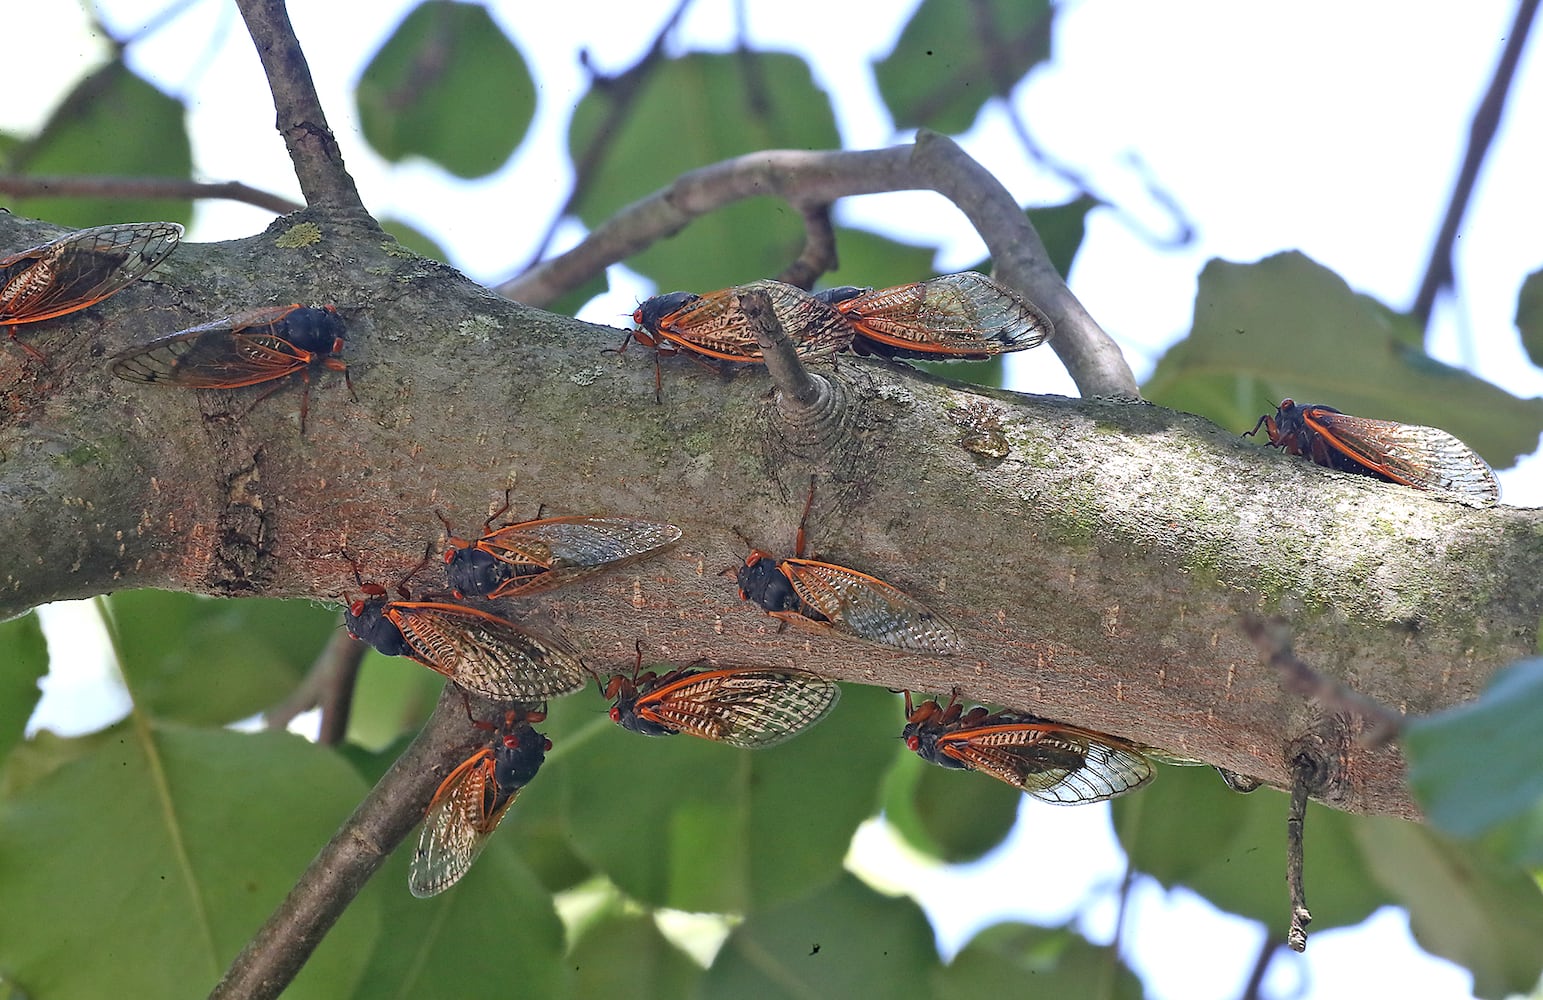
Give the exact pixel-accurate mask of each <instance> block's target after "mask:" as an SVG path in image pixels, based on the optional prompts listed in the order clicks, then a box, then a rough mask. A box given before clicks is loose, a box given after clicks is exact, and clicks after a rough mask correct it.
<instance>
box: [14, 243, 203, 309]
mask: <svg viewBox="0 0 1543 1000" xmlns="http://www.w3.org/2000/svg"><path fill="white" fill-rule="evenodd" d="M181 239H182V227H181V226H179V225H177V224H176V223H175V222H146V223H135V224H131V225H121V226H97V227H96V228H94V229H82V230H80V231H79V232H76V233H71V234H70V235H68V236H65V237H63V238H61V239H58V240H55V241H54V242H52V243H46V244H44V245H43V246H40V247H33V248H32V249H30V250H23V251H21V252H20V253H15V254H11V255H10V256H8V257H0V324H7V323H31V322H36V321H38V320H44V319H52V318H54V317H55V316H63V315H65V314H66V313H72V312H74V311H76V310H77V309H85V308H86V307H87V306H91V305H94V304H96V303H98V302H100V301H102V300H103V299H105V298H107V297H108V296H109V295H112V294H113V293H114V292H118V291H121V290H123V288H125V287H126V286H128V285H129V284H131V283H133V282H135V281H137V280H139V279H140V278H141V277H143V276H144V275H145V274H147V273H149V272H150V271H151V270H153V269H154V268H155V267H156V266H157V265H158V264H160V263H161V261H163V260H165V259H166V257H167V256H168V255H169V254H170V253H171V252H172V251H173V250H175V249H176V248H177V243H178V241H179V240H181Z"/></svg>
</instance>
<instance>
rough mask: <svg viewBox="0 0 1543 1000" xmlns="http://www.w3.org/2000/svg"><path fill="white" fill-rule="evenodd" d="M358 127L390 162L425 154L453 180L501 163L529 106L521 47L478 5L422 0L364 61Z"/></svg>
mask: <svg viewBox="0 0 1543 1000" xmlns="http://www.w3.org/2000/svg"><path fill="white" fill-rule="evenodd" d="M357 98H358V102H359V124H360V126H361V128H362V129H363V130H364V137H365V139H367V140H368V141H369V143H370V145H371V146H373V147H375V149H376V151H377V152H379V153H380V155H381V156H384V157H385V158H386V159H388V160H390V161H391V162H393V163H399V162H401V161H402V160H404V159H406V158H407V157H409V156H422V157H425V158H427V159H429V160H432V161H433V162H435V163H437V164H439V165H440V166H441V167H444V168H445V169H446V170H448V171H450V172H451V173H452V174H455V175H456V176H457V177H481V176H483V175H484V174H490V173H492V172H493V171H495V170H497V169H498V168H499V167H501V166H503V165H504V163H505V162H506V161H507V160H508V159H509V156H510V154H512V153H513V152H514V150H515V147H516V146H518V145H519V143H520V139H521V137H522V136H524V134H525V130H526V129H527V128H529V127H530V123H531V119H532V118H534V117H535V113H536V85H535V82H534V81H533V80H532V79H531V75H530V70H529V68H528V67H527V66H526V65H525V59H524V57H523V56H521V55H520V50H519V49H517V48H515V46H514V43H513V42H511V41H510V40H509V37H508V36H507V35H505V34H504V33H503V30H502V29H500V28H499V26H498V23H497V22H496V21H494V20H493V18H492V15H490V14H489V13H488V11H487V8H486V7H484V6H482V5H481V4H472V3H455V2H451V0H427V2H425V3H422V4H419V5H418V6H417V7H415V8H414V9H413V11H412V13H410V14H408V15H407V18H406V20H404V21H403V22H402V23H401V24H400V25H398V26H397V29H396V31H395V32H393V33H392V35H391V37H390V39H388V40H387V41H386V44H385V45H383V46H381V49H380V51H379V52H377V53H375V58H374V59H372V60H370V64H369V65H368V66H366V67H365V70H364V75H363V77H361V78H360V80H359V88H358V93H357Z"/></svg>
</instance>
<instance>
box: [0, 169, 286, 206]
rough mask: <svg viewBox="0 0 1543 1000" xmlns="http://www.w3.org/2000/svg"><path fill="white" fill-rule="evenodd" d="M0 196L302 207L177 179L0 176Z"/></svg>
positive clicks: (231, 187)
mask: <svg viewBox="0 0 1543 1000" xmlns="http://www.w3.org/2000/svg"><path fill="white" fill-rule="evenodd" d="M0 194H3V195H10V196H11V197H12V198H124V199H127V198H189V199H194V198H222V199H225V200H227V201H239V202H245V203H246V204H248V205H256V206H257V207H258V208H262V209H266V210H268V211H270V212H274V213H277V214H279V215H284V214H287V213H289V212H296V211H299V210H300V209H301V208H303V207H304V206H302V205H300V204H299V203H298V202H293V201H290V200H289V199H288V198H283V197H280V196H279V195H276V194H272V193H270V192H268V191H260V190H258V189H257V188H254V187H248V186H247V185H245V184H242V183H241V182H240V181H225V182H223V183H218V184H216V183H208V182H204V181H190V180H184V179H182V178H177V177H66V176H59V175H52V176H40V177H21V176H17V175H0Z"/></svg>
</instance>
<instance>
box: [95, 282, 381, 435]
mask: <svg viewBox="0 0 1543 1000" xmlns="http://www.w3.org/2000/svg"><path fill="white" fill-rule="evenodd" d="M346 333H347V327H346V324H344V322H343V317H341V316H339V315H338V311H337V308H336V307H335V306H320V307H311V306H302V305H288V306H274V307H272V308H268V309H256V310H253V311H251V312H244V313H239V314H237V315H235V316H227V317H226V318H224V319H219V320H215V321H214V322H212V323H205V324H203V325H202V326H195V327H192V328H191V329H187V330H181V331H179V332H177V333H172V334H168V335H166V336H164V337H160V338H157V339H156V340H152V341H150V342H149V343H148V344H140V345H138V346H136V347H131V348H129V349H128V350H125V351H122V352H120V353H119V354H117V355H116V356H115V357H114V358H113V359H112V370H113V374H114V375H116V376H118V377H119V378H121V379H126V380H128V381H130V382H137V383H139V384H141V385H175V386H183V387H185V388H190V389H237V388H240V387H242V386H248V385H259V384H261V383H264V382H274V381H277V380H279V379H282V378H286V377H287V376H290V375H293V374H295V373H297V372H298V373H299V374H300V378H301V380H302V382H304V386H305V388H304V390H303V392H302V394H301V396H300V433H302V434H304V433H305V420H306V414H307V413H308V412H309V411H310V402H311V372H312V371H315V370H318V369H323V368H325V369H328V370H331V371H336V372H342V373H343V380H344V382H345V383H347V384H348V389H349V392H350V393H352V392H353V383H352V382H349V380H348V366H347V365H346V364H344V363H343V360H342V359H341V358H340V357H338V355H339V354H340V353H341V352H342V350H343V340H344V337H345V335H346ZM279 388H280V387H279V386H274V387H273V388H272V389H270V390H269V391H268V392H266V393H264V394H263V395H261V396H259V397H258V398H257V400H256V401H254V402H253V404H252V405H253V406H255V405H257V403H260V402H262V400H264V399H266V398H267V397H268V396H269V395H270V394H272V393H273V392H276V391H277V390H278V389H279Z"/></svg>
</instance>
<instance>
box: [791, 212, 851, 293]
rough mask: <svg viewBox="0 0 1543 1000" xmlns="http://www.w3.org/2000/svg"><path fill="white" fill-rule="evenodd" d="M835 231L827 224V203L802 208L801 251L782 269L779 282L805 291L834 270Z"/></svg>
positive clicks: (828, 215) (836, 262)
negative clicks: (802, 236) (802, 233)
mask: <svg viewBox="0 0 1543 1000" xmlns="http://www.w3.org/2000/svg"><path fill="white" fill-rule="evenodd" d="M837 266H839V265H838V261H837V258H836V230H835V229H833V228H832V227H831V224H830V202H821V203H820V204H818V205H811V206H809V207H807V208H805V209H804V249H803V251H802V252H801V253H800V254H799V255H798V259H797V260H795V261H793V263H791V264H789V265H788V266H787V267H785V268H783V269H782V273H781V274H779V275H777V280H778V281H785V282H787V283H788V284H790V285H797V286H798V287H799V288H802V289H803V290H804V291H806V292H807V291H809V289H811V288H813V287H814V283H815V282H816V281H818V280H820V275H822V274H825V273H826V272H827V271H834V270H835V269H836V268H837Z"/></svg>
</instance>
